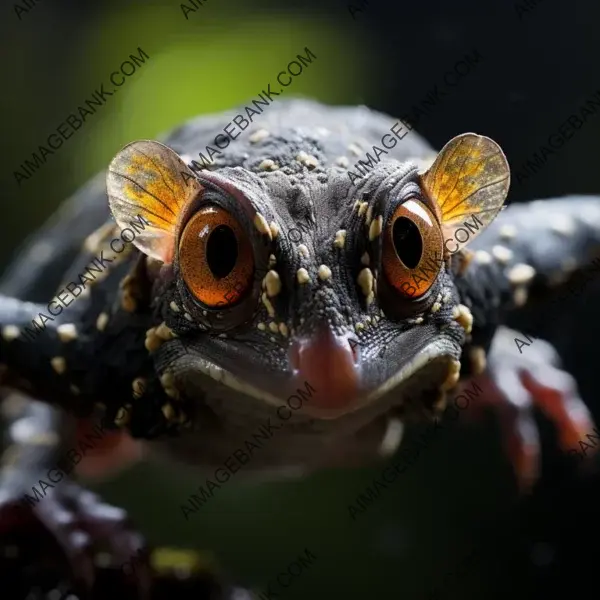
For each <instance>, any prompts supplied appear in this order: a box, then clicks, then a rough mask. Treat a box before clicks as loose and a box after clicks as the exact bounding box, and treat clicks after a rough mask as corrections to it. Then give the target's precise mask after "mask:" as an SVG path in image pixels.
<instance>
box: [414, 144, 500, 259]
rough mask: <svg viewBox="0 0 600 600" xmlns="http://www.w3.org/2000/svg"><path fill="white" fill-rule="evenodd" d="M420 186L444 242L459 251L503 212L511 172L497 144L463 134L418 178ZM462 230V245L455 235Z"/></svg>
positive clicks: (447, 146)
mask: <svg viewBox="0 0 600 600" xmlns="http://www.w3.org/2000/svg"><path fill="white" fill-rule="evenodd" d="M421 185H422V187H423V188H424V191H425V192H426V193H427V195H428V196H429V197H430V198H431V199H432V200H433V202H434V206H435V207H436V211H437V214H438V218H439V219H440V222H441V223H442V229H443V233H444V239H448V238H452V239H453V240H456V243H457V244H458V247H459V248H461V247H464V246H465V245H466V244H467V242H468V241H470V240H472V239H474V238H475V237H477V236H478V235H479V234H480V233H481V232H482V231H483V230H484V229H485V228H486V227H487V226H488V225H489V224H490V223H491V222H492V221H493V220H494V218H495V217H496V215H497V214H498V213H499V212H500V210H501V209H502V205H503V204H504V200H505V199H506V196H507V194H508V188H509V186H510V168H509V166H508V161H507V160H506V156H504V153H503V152H502V149H501V148H500V146H498V144H496V142H494V141H493V140H491V139H490V138H487V137H485V136H482V135H476V134H475V133H465V134H463V135H459V136H457V137H455V138H453V139H451V140H450V141H449V142H448V143H447V144H446V145H445V146H444V147H443V148H442V150H441V151H440V153H439V154H438V155H437V158H436V159H435V162H434V163H433V165H432V166H431V168H430V169H429V170H428V171H427V172H426V173H424V174H423V175H422V176H421ZM480 225H483V227H481V228H480V227H479V226H480ZM461 227H462V228H463V229H464V228H465V227H466V231H467V236H466V239H464V238H465V236H464V235H462V236H461V237H462V238H463V241H462V242H461V240H460V239H458V237H459V236H457V235H455V232H456V230H457V229H459V228H461ZM446 250H447V249H446ZM456 250H458V248H457V249H456ZM456 250H454V251H453V252H456ZM447 251H448V250H447Z"/></svg>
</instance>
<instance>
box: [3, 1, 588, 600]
mask: <svg viewBox="0 0 600 600" xmlns="http://www.w3.org/2000/svg"><path fill="white" fill-rule="evenodd" d="M531 2H532V3H533V0H531ZM359 4H360V2H358V1H357V2H356V4H355V6H358V5H359ZM516 6H517V3H515V4H513V3H512V2H511V1H502V2H500V1H497V2H487V3H486V2H481V1H475V0H473V1H471V2H468V1H460V2H415V3H413V2H394V1H393V0H390V1H388V2H385V1H384V0H379V1H378V0H371V1H370V2H369V5H368V6H365V7H364V9H363V11H362V12H357V13H356V14H355V18H354V19H353V18H352V16H351V14H350V11H349V10H348V5H346V4H345V3H344V2H342V1H338V0H336V1H329V0H318V1H317V0H305V1H303V2H301V3H297V2H284V1H281V2H272V1H257V0H244V1H242V0H237V1H234V0H208V1H207V2H206V4H205V5H204V6H203V7H202V8H200V9H198V10H197V11H196V12H192V13H189V15H188V20H186V19H185V18H184V16H183V13H182V11H181V8H180V5H179V4H178V3H176V2H156V1H149V0H145V1H143V2H142V1H139V2H117V1H114V2H95V3H94V2H89V3H83V2H75V1H72V2H66V1H64V2H58V1H51V0H44V1H43V2H41V3H40V4H39V5H38V6H35V7H34V8H32V9H29V11H28V13H27V14H23V15H22V18H21V20H19V19H18V18H17V16H16V14H15V11H14V8H13V5H12V4H10V3H4V5H3V6H2V8H0V23H1V25H0V47H1V48H2V52H1V56H2V64H1V66H0V69H1V73H2V82H3V86H2V88H3V89H2V93H1V94H0V102H1V106H2V110H1V111H0V127H1V129H0V134H1V135H0V140H1V144H0V154H1V164H2V168H1V169H0V191H1V194H2V196H1V197H2V200H3V204H2V208H3V211H2V228H1V231H2V236H1V237H0V263H2V265H4V266H5V265H6V264H7V263H8V262H9V260H10V259H11V257H13V256H14V253H15V252H16V251H17V249H18V247H19V246H20V245H21V244H22V242H23V240H24V239H25V238H26V236H27V235H28V234H30V233H31V232H32V231H34V230H35V229H36V228H37V227H38V226H39V225H40V224H42V223H43V222H44V221H45V219H46V218H47V217H48V216H49V215H50V214H51V213H52V212H53V211H54V210H55V209H56V207H57V206H58V205H59V204H60V202H61V201H62V200H64V199H65V198H66V197H68V196H69V195H70V194H71V193H73V192H74V191H75V190H76V189H77V188H78V187H79V186H80V185H81V184H83V183H84V182H85V181H86V180H87V179H88V178H89V177H90V176H92V175H93V174H95V173H97V172H98V171H100V170H102V169H104V168H105V167H106V165H107V164H108V162H109V161H110V159H111V158H112V156H113V155H114V154H115V153H116V152H117V151H118V149H119V148H120V147H122V146H123V145H124V144H125V143H127V142H129V141H132V140H134V139H139V138H153V137H156V136H157V135H159V134H161V133H162V132H163V131H165V130H168V129H169V128H171V127H173V126H175V125H177V124H179V123H180V122H181V121H182V120H184V119H186V118H188V117H191V116H194V115H196V114H200V113H205V112H214V111H218V110H222V109H225V108H229V107H231V106H234V105H236V104H238V103H242V102H244V101H245V100H247V99H248V98H250V97H253V96H255V95H256V94H257V93H258V92H259V91H260V90H262V89H263V87H264V86H265V85H266V84H267V83H268V82H269V81H273V80H274V77H275V76H276V74H277V73H278V72H279V71H280V70H281V69H283V68H284V67H285V65H286V64H287V62H288V61H289V60H291V58H292V57H294V56H296V54H297V53H299V52H302V51H303V49H304V47H305V46H308V47H309V48H310V49H311V51H312V52H313V53H314V54H316V55H317V57H318V60H317V61H316V62H314V63H313V64H312V65H311V66H310V68H308V69H307V70H306V71H305V72H304V73H303V74H302V76H301V77H299V78H297V79H295V80H294V84H293V92H291V93H294V94H301V95H307V96H312V97H315V98H317V99H319V100H322V101H324V102H328V103H338V104H359V103H364V104H367V105H369V106H371V107H373V108H376V109H379V110H381V111H384V112H388V113H390V114H392V115H394V116H400V115H404V114H410V113H411V112H412V109H411V107H412V106H413V105H415V104H416V103H418V102H419V101H420V100H421V99H422V98H424V97H426V96H427V93H428V91H429V90H430V89H432V87H433V86H434V85H435V84H437V83H439V82H440V81H442V78H443V75H444V73H445V72H446V71H448V70H450V69H451V68H452V67H453V65H454V64H455V62H456V61H457V60H460V59H461V58H462V57H463V56H464V55H465V54H466V53H470V52H472V51H473V50H474V49H476V50H478V51H479V53H480V54H481V56H482V60H481V61H480V63H478V65H477V67H476V69H474V70H473V72H472V73H471V74H470V75H469V76H468V77H465V79H464V80H463V81H462V82H461V84H460V85H459V86H457V87H456V88H454V90H453V91H452V93H451V94H450V95H448V96H447V97H445V98H444V99H443V101H441V102H440V103H439V104H438V105H437V106H436V107H435V108H434V109H433V110H432V112H431V114H430V115H429V116H427V117H423V118H422V119H421V120H420V121H419V122H418V124H417V129H418V131H419V132H420V133H422V134H423V135H424V136H425V137H426V138H427V139H428V140H430V142H431V143H432V145H433V146H434V147H437V148H439V147H441V146H442V145H443V144H444V143H445V142H446V141H448V140H449V139H450V138H451V137H452V136H454V135H457V134H460V133H463V132H466V131H474V132H477V133H481V134H485V135H488V136H489V137H491V138H492V139H494V140H496V141H497V142H498V143H499V144H500V145H501V147H502V148H503V149H504V152H505V154H506V155H507V157H508V159H509V162H510V164H511V165H512V167H513V169H519V168H520V165H521V164H522V163H523V161H525V160H526V159H527V158H528V157H529V156H530V155H531V154H532V153H533V152H536V151H537V150H538V147H539V146H540V144H542V143H544V142H545V141H546V139H547V137H548V135H549V134H551V133H554V132H555V131H556V130H557V128H558V126H559V125H560V124H562V123H563V122H565V121H566V119H567V118H568V117H569V116H570V115H571V114H572V113H574V112H575V111H576V109H577V107H578V106H579V105H580V104H581V103H582V102H583V101H584V100H585V99H586V98H588V97H590V96H591V95H592V94H593V93H594V92H595V91H596V90H598V89H600V72H599V70H598V68H597V57H598V46H597V39H598V34H597V24H598V22H599V18H600V14H599V13H600V7H598V6H597V5H594V4H593V3H591V2H586V1H584V0H571V1H570V2H564V1H563V2H558V1H557V0H555V1H552V0H545V1H543V0H542V1H541V2H539V3H538V6H536V7H534V8H529V9H527V8H524V9H523V11H524V14H523V16H522V17H521V18H519V15H518V12H517V10H516ZM138 46H141V47H142V48H143V49H144V51H145V52H146V53H147V54H149V55H150V60H149V61H147V62H146V64H145V65H144V66H143V68H141V69H140V70H139V72H137V73H136V74H135V75H134V76H133V77H131V78H130V79H128V80H127V82H126V83H125V85H124V86H123V88H122V89H121V90H120V93H119V95H118V97H112V98H109V99H108V101H107V103H106V106H103V107H102V108H99V109H98V111H97V113H96V114H95V115H93V116H92V117H89V118H88V120H87V122H86V123H85V125H84V126H83V127H82V128H81V129H80V130H79V131H78V132H76V134H75V135H74V136H73V138H72V139H70V140H68V141H67V142H66V143H65V144H64V145H63V147H61V149H60V150H59V151H57V152H56V153H55V155H53V156H50V157H49V158H48V160H47V163H46V164H45V165H43V167H42V168H41V169H40V170H39V172H37V173H35V174H34V176H33V177H32V178H31V179H30V180H29V181H25V182H23V183H22V184H21V185H20V186H19V185H17V183H16V180H15V178H14V175H13V170H14V169H15V168H17V167H18V165H20V164H21V163H22V162H23V161H24V160H25V158H27V157H28V156H30V154H31V152H33V151H34V150H35V148H36V147H37V145H38V144H41V143H43V142H44V140H45V139H46V138H47V136H48V135H49V133H50V132H52V131H53V130H55V129H56V127H57V125H58V124H59V123H60V122H62V121H64V119H65V117H66V115H68V114H69V113H70V112H72V111H73V109H74V108H75V107H76V106H77V105H79V104H83V103H84V99H85V98H88V97H90V95H91V94H92V92H93V90H95V89H96V88H97V87H98V86H99V85H100V83H101V82H103V81H104V82H106V81H108V76H109V74H110V73H111V71H113V70H115V69H116V68H117V67H118V65H120V63H121V62H122V61H123V60H124V59H126V58H127V57H128V56H129V54H132V53H135V54H137V48H138ZM288 57H289V58H288ZM290 90H292V88H290ZM599 139H600V117H598V116H596V115H595V116H593V117H591V118H590V119H589V120H588V122H587V123H586V125H585V126H584V127H583V128H582V129H581V130H579V131H578V132H576V134H575V136H574V137H573V138H572V139H571V140H569V141H568V142H567V144H566V145H565V146H564V147H563V148H562V149H561V150H560V151H559V152H557V153H556V155H555V156H551V157H550V159H549V160H548V163H547V164H546V165H545V167H544V168H543V170H541V171H540V172H539V173H538V174H537V175H535V176H531V177H529V178H528V179H527V182H526V183H525V184H523V185H522V186H516V185H513V187H512V189H511V192H510V195H509V199H510V201H511V202H519V201H523V200H530V199H535V198H544V197H550V196H559V195H563V194H567V193H600V181H599V178H598V162H599V161H600V157H599V153H598V151H597V149H598V140H599ZM581 303H582V307H583V305H584V304H586V305H587V307H588V308H589V309H590V310H591V308H592V307H591V306H590V305H591V300H590V299H589V298H588V299H587V301H586V302H584V301H583V300H582V301H581ZM565 336H566V334H565ZM568 337H569V341H568V343H565V344H564V347H563V348H562V349H563V351H564V358H565V360H566V364H567V366H568V367H569V369H570V370H571V371H573V372H575V373H576V374H577V375H578V377H579V378H580V383H581V385H582V389H583V390H584V397H585V399H586V401H587V402H588V403H589V404H590V406H591V407H592V408H593V410H594V411H596V414H597V416H598V411H597V410H596V405H597V401H596V392H595V390H596V387H597V386H596V382H595V381H594V375H595V373H594V362H595V361H594V340H595V338H594V337H593V336H591V335H589V334H588V335H587V336H583V334H582V336H581V337H580V336H579V334H578V333H577V332H576V331H575V332H573V331H571V332H570V334H569V336H568ZM540 424H541V427H542V429H543V431H544V433H545V435H544V445H545V453H544V477H543V479H542V481H541V483H540V484H539V485H538V486H537V488H536V490H535V492H534V495H533V497H532V498H530V499H525V500H522V501H521V502H520V503H518V505H517V508H512V509H511V510H510V511H509V512H508V513H506V511H507V510H508V509H509V507H512V506H515V503H516V502H517V494H516V490H515V485H514V481H513V479H512V475H511V470H510V466H509V465H508V463H507V461H506V459H505V457H504V455H503V454H502V452H501V446H500V439H499V432H498V429H497V427H496V425H495V424H494V422H493V421H492V420H490V422H489V423H487V424H485V425H482V426H479V427H477V428H473V427H466V426H464V425H463V424H462V423H459V424H458V425H457V426H456V427H454V428H452V429H451V431H449V432H447V433H445V434H443V436H442V437H440V439H439V440H438V441H437V442H436V443H435V445H433V446H431V447H430V448H429V449H428V450H427V451H426V452H424V453H423V455H422V456H421V457H420V459H419V461H418V463H416V464H415V465H414V466H413V467H412V468H411V469H410V470H409V471H408V472H407V473H406V475H404V476H403V477H402V478H401V479H400V480H399V481H398V482H397V483H396V484H395V486H394V488H393V491H391V492H388V493H386V494H384V495H383V496H382V498H381V499H380V500H379V501H378V502H377V504H375V505H373V506H372V507H371V508H370V510H369V511H368V512H367V513H366V514H365V515H363V516H362V517H361V518H360V519H359V520H357V522H356V523H351V521H349V519H348V516H347V508H346V507H347V505H348V504H349V503H351V502H353V499H354V498H355V496H356V494H357V493H359V492H360V491H362V489H363V488H364V486H365V485H367V484H368V483H369V482H370V481H371V478H372V476H373V475H374V474H376V473H378V472H379V471H380V467H376V468H374V469H362V470H354V471H347V472H344V471H331V472H325V473H321V474H319V475H316V476H312V477H310V478H309V479H308V480H304V481H291V482H290V481H288V482H281V483H269V484H258V485H256V484H250V483H244V482H243V481H240V480H238V479H235V478H234V479H233V480H232V481H230V482H229V483H227V484H225V485H224V486H223V489H222V490H219V491H218V492H217V493H216V494H215V498H214V499H212V500H211V501H210V503H208V504H207V505H206V506H205V507H203V508H202V510H201V512H200V513H199V514H196V515H194V516H193V518H192V519H191V520H190V521H188V522H186V521H185V520H184V519H183V517H182V516H181V512H180V508H179V506H180V504H181V503H182V502H183V500H184V499H185V498H186V497H187V496H188V495H189V494H190V493H191V492H192V491H193V490H194V489H195V488H196V486H197V485H199V484H200V483H201V482H202V479H201V475H200V474H198V477H197V480H194V479H192V480H189V479H188V480H186V479H184V478H182V477H180V476H179V475H177V474H175V473H173V472H171V471H168V470H164V469H158V468H156V467H154V466H149V465H140V466H137V467H135V468H133V469H131V470H129V471H127V472H126V473H123V474H121V475H120V476H119V477H117V478H116V479H115V480H113V481H111V482H108V483H105V484H102V485H101V486H99V488H98V489H100V490H101V491H102V493H103V494H104V496H105V497H106V498H107V499H108V500H109V501H111V502H113V503H115V504H118V505H123V506H125V507H126V508H127V509H129V510H130V511H131V512H132V514H133V516H134V519H135V520H136V522H137V523H138V524H139V526H140V528H141V529H142V530H143V531H144V532H145V533H146V534H147V535H148V537H149V538H150V540H151V541H152V542H154V543H157V544H162V545H165V544H172V545H178V546H194V547H198V548H204V549H210V550H211V551H212V552H213V553H214V554H215V555H216V557H217V558H218V560H219V562H220V563H221V564H222V565H223V566H224V567H225V568H226V569H227V570H229V571H230V572H232V573H234V574H235V575H236V576H237V577H238V578H239V579H240V580H241V581H242V582H244V583H246V584H247V585H251V586H254V587H256V588H260V586H261V585H264V584H266V582H267V581H268V580H269V579H272V578H274V577H275V575H276V574H277V573H278V572H279V571H280V570H282V569H283V568H285V566H286V565H287V564H288V563H289V562H290V561H292V560H294V558H295V557H296V556H298V554H300V553H301V552H302V551H303V550H304V548H305V547H308V548H310V549H311V550H312V551H313V552H314V554H315V555H316V556H317V557H318V561H317V562H315V565H314V567H311V569H310V570H309V571H307V572H306V574H305V575H303V576H302V577H301V578H299V579H298V580H297V581H295V582H294V584H293V586H292V587H291V588H290V589H289V591H288V592H287V593H286V596H285V597H286V598H289V599H290V600H292V599H294V598H306V597H310V598H330V597H332V596H333V597H340V598H352V599H354V598H356V599H358V598H363V597H372V598H381V597H384V596H388V595H392V596H394V597H402V598H411V599H412V598H415V599H417V598H424V597H425V596H426V594H427V593H428V591H429V590H430V589H431V587H440V597H442V598H448V599H450V598H453V597H456V598H461V599H462V600H466V599H470V598H473V599H475V598H477V599H480V598H482V597H483V598H501V597H503V598H504V597H506V595H507V594H510V595H511V597H519V598H521V597H522V598H525V597H527V598H531V597H532V596H533V597H534V598H545V597H546V596H547V595H548V593H549V592H556V593H557V594H558V593H562V594H569V595H576V594H579V593H581V592H583V591H584V589H585V586H586V585H587V584H588V583H589V584H590V585H591V586H593V585H594V580H595V577H594V567H595V559H596V556H597V544H596V543H595V542H596V540H597V534H598V529H599V527H598V526H599V519H598V516H597V511H596V506H598V500H599V499H600V497H599V494H598V485H597V476H596V475H594V474H592V475H589V476H586V477H584V476H582V475H579V474H577V473H576V471H575V469H574V464H573V463H572V462H570V461H568V460H565V459H564V458H562V457H560V456H559V455H558V454H557V453H556V452H554V451H553V450H552V448H553V444H554V442H555V439H554V433H553V431H552V429H551V427H550V426H549V425H548V424H547V423H545V422H543V421H541V422H540ZM503 514H507V515H508V516H505V517H504V518H503V517H502V515H503ZM474 548H475V550H473V549H474ZM469 555H471V556H474V557H475V560H473V561H472V562H469V563H463V561H464V558H465V557H467V556H469ZM459 568H460V569H461V572H460V574H457V575H456V578H455V581H454V583H452V584H451V585H450V584H447V583H445V580H444V576H445V574H446V573H448V572H449V571H457V569H459ZM585 591H588V590H587V589H586V590H585ZM589 591H590V592H592V593H594V591H595V590H594V588H593V587H592V589H591V590H589Z"/></svg>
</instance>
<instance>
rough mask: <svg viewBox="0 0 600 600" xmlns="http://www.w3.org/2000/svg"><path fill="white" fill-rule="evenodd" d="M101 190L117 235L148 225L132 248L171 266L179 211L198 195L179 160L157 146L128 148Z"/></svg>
mask: <svg viewBox="0 0 600 600" xmlns="http://www.w3.org/2000/svg"><path fill="white" fill-rule="evenodd" d="M106 188H107V192H108V203H109V205H110V210H111V213H112V215H113V217H114V218H115V220H116V222H117V224H118V225H119V227H121V229H124V228H125V227H128V226H129V225H130V223H131V222H132V221H135V222H139V220H140V217H141V218H142V219H143V220H144V221H145V222H148V223H149V225H146V227H145V229H144V230H143V231H142V232H140V233H139V234H138V235H137V236H136V238H135V239H134V240H133V242H132V243H133V244H134V245H135V246H136V247H137V248H138V249H139V250H141V251H142V252H143V253H144V254H147V255H148V256H151V257H152V258H156V259H158V260H160V261H162V262H164V263H167V264H168V263H170V262H172V260H173V256H174V252H175V236H176V232H177V224H178V219H179V216H180V215H181V213H182V209H183V207H184V206H185V205H186V204H187V203H188V202H189V201H190V200H192V199H193V198H195V197H196V196H197V195H198V194H199V193H200V192H201V191H202V190H203V187H202V186H201V185H200V182H199V181H198V179H197V178H196V176H195V175H194V173H193V172H192V171H191V169H190V168H189V167H188V166H187V165H186V164H185V163H184V162H183V161H182V160H181V158H180V157H179V155H178V154H177V153H176V152H175V151H174V150H171V148H168V147H167V146H165V145H164V144H161V143H160V142H154V141H150V140H140V141H137V142H132V143H131V144H128V145H127V146H125V147H124V148H122V149H121V150H120V151H119V152H118V153H117V155H116V156H115V157H114V158H113V159H112V161H111V163H110V165H109V167H108V175H107V177H106Z"/></svg>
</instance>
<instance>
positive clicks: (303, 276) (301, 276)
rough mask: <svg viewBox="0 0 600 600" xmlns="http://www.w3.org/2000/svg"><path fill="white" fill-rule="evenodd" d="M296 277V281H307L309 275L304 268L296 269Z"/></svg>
mask: <svg viewBox="0 0 600 600" xmlns="http://www.w3.org/2000/svg"><path fill="white" fill-rule="evenodd" d="M296 279H297V280H298V283H300V284H302V283H308V282H309V281H310V277H309V276H308V271H307V270H306V269H305V268H301V269H298V272H297V273H296Z"/></svg>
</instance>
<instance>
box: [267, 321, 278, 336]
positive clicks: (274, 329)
mask: <svg viewBox="0 0 600 600" xmlns="http://www.w3.org/2000/svg"><path fill="white" fill-rule="evenodd" d="M269 329H270V330H271V331H272V332H273V333H279V326H278V325H277V323H275V321H271V322H270V323H269Z"/></svg>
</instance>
